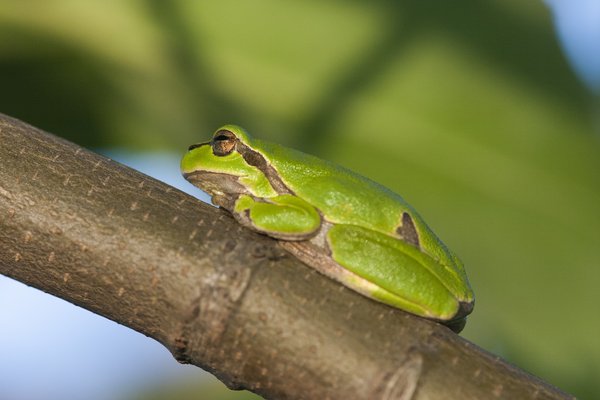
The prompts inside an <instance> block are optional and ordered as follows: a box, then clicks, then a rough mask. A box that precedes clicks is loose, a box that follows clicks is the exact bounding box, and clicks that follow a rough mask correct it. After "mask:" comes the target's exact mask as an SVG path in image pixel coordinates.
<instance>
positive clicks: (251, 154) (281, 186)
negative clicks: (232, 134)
mask: <svg viewBox="0 0 600 400" xmlns="http://www.w3.org/2000/svg"><path fill="white" fill-rule="evenodd" d="M236 150H237V152H238V153H240V154H241V156H242V157H244V160H245V161H246V162H247V163H248V165H252V166H253V167H256V168H258V169H259V170H260V171H261V172H262V173H263V174H264V175H265V177H266V178H267V180H268V181H269V183H270V184H271V186H272V187H273V189H274V190H275V191H276V192H277V193H278V194H293V195H295V193H294V192H293V191H292V190H290V188H288V187H287V186H286V184H285V183H283V181H282V180H281V178H280V177H279V174H278V173H277V171H275V168H273V166H272V165H271V164H269V163H268V162H267V160H266V159H265V158H264V157H263V156H262V154H260V153H258V152H257V151H254V150H252V149H251V148H250V147H248V146H246V145H245V144H243V143H242V142H240V141H239V140H238V142H237V145H236Z"/></svg>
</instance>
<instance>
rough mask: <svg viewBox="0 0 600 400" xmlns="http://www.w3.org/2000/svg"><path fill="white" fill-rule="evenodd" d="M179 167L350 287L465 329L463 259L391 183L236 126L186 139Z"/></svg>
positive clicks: (217, 201) (251, 223)
mask: <svg viewBox="0 0 600 400" xmlns="http://www.w3.org/2000/svg"><path fill="white" fill-rule="evenodd" d="M181 172H182V175H183V177H184V178H185V179H186V180H187V181H188V182H190V183H191V184H193V185H194V186H196V187H198V188H200V189H202V190H203V191H205V192H206V193H208V194H209V195H210V196H211V199H212V202H213V204H214V205H216V206H219V207H221V208H223V209H225V210H226V211H227V212H229V213H230V214H231V215H232V216H233V217H234V218H235V220H236V221H237V222H238V223H239V224H241V225H242V226H244V227H246V228H249V229H251V230H253V231H256V232H258V233H260V234H263V235H267V236H269V237H271V238H273V239H275V240H277V241H278V243H279V244H280V245H281V246H282V247H283V248H284V249H285V250H287V251H288V252H289V253H290V254H292V255H293V256H295V257H297V258H298V259H299V260H300V261H302V262H303V263H305V264H306V265H308V266H309V267H312V268H314V269H315V270H317V271H319V272H320V273H322V274H324V275H326V276H328V277H329V278H332V279H333V280H335V281H338V282H339V283H341V284H342V285H344V286H346V287H347V288H350V289H352V290H354V291H356V292H358V293H360V294H362V295H363V296H365V297H368V298H370V299H372V300H375V301H378V302H380V303H384V304H386V305H388V306H391V307H394V308H397V309H400V310H403V311H405V312H408V313H411V314H414V315H417V316H419V317H422V318H426V319H430V320H434V321H437V322H439V323H441V324H444V325H446V326H447V327H449V328H450V329H452V330H453V331H455V332H460V331H461V330H462V329H463V328H464V326H465V324H466V318H467V316H468V315H469V314H470V313H471V312H472V310H473V307H474V303H475V298H474V293H473V290H472V289H471V286H470V284H469V281H468V278H467V275H466V272H465V268H464V266H463V263H462V262H461V260H460V259H459V258H458V256H457V255H456V254H455V253H454V252H452V251H451V250H450V249H449V248H448V247H447V246H446V245H445V244H444V243H443V242H442V241H441V240H440V239H439V238H438V236H436V234H435V233H434V232H433V231H432V230H431V228H430V227H429V226H428V225H427V224H426V223H425V221H424V220H423V218H422V217H421V216H420V215H419V214H418V213H417V211H416V210H415V209H414V208H413V207H412V206H411V205H409V204H408V203H407V202H406V201H405V200H404V198H403V197H401V196H400V195H399V194H396V193H395V192H393V191H392V190H390V189H388V188H386V187H385V186H383V185H381V184H379V183H377V182H375V181H373V180H371V179H369V178H366V177H364V176H362V175H360V174H358V173H355V172H353V171H351V170H350V169H347V168H345V167H342V166H340V165H338V164H336V163H333V162H330V161H327V160H323V159H321V158H318V157H316V156H312V155H309V154H306V153H303V152H301V151H298V150H294V149H292V148H288V147H285V146H282V145H279V144H277V143H273V142H269V141H264V140H260V139H258V138H255V137H253V136H252V135H250V134H249V133H248V132H247V131H246V130H245V129H243V128H242V127H240V126H237V125H225V126H222V127H220V128H219V129H217V130H216V131H215V132H214V134H213V136H212V139H211V140H209V141H206V142H201V143H196V144H193V145H191V146H189V148H188V151H187V152H186V153H185V154H184V156H183V158H182V159H181Z"/></svg>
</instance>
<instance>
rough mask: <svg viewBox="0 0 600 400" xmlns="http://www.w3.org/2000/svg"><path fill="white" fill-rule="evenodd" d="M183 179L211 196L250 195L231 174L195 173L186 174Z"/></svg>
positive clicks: (237, 178)
mask: <svg viewBox="0 0 600 400" xmlns="http://www.w3.org/2000/svg"><path fill="white" fill-rule="evenodd" d="M183 177H184V178H185V179H186V180H187V181H188V182H190V183H191V184H192V185H194V186H196V187H199V188H200V189H202V190H204V191H205V192H206V193H208V194H210V195H211V196H214V195H223V194H243V193H249V191H248V189H246V187H245V186H244V185H242V184H241V183H240V182H239V177H237V176H234V175H230V174H222V173H219V172H209V171H193V172H184V173H183Z"/></svg>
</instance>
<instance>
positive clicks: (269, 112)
mask: <svg viewBox="0 0 600 400" xmlns="http://www.w3.org/2000/svg"><path fill="white" fill-rule="evenodd" d="M0 39H1V40H0V88H1V89H0V112H3V113H6V114H9V115H11V116H14V117H17V118H20V119H23V120H25V121H26V122H29V123H31V124H33V125H36V126H38V127H41V128H43V129H45V130H48V131H50V132H53V133H55V134H58V135H60V136H63V137H66V138H68V139H70V140H72V141H74V142H77V143H79V144H82V145H84V146H86V147H90V148H115V147H119V148H126V149H129V150H130V151H132V152H135V153H141V152H144V151H155V150H165V151H176V152H179V153H183V151H184V150H185V148H186V146H187V145H189V144H191V143H194V142H197V141H200V140H204V139H206V138H208V137H209V135H210V134H211V133H212V131H213V130H214V129H215V128H217V127H218V126H220V125H223V124H225V123H237V124H240V125H243V126H244V127H246V128H247V129H248V130H249V131H250V132H252V133H253V134H254V135H255V136H260V137H262V138H265V139H270V140H275V141H278V142H280V143H284V144H287V145H290V146H293V147H296V148H298V149H301V150H304V151H307V152H311V153H314V154H317V155H319V156H322V157H324V158H328V159H331V160H333V161H336V162H338V163H340V164H342V165H345V166H347V167H350V168H351V169H354V170H356V171H358V172H360V173H362V174H363V175H366V176H368V177H370V178H372V179H374V180H377V181H379V182H381V183H383V184H385V185H386V186H388V187H390V188H391V189H393V190H394V191H396V192H398V193H400V194H402V195H403V196H404V197H405V198H406V199H407V200H408V201H409V202H410V203H411V204H413V205H414V206H415V207H416V208H417V209H418V210H419V211H420V213H421V214H422V215H423V216H424V217H425V219H426V220H427V221H428V223H429V224H430V225H431V226H432V227H433V228H434V230H435V231H436V232H437V233H438V234H439V236H440V237H442V238H443V240H444V241H445V242H446V243H447V244H448V245H449V247H451V248H452V249H454V250H455V251H456V252H457V253H458V254H459V255H460V256H461V258H462V259H463V261H464V262H465V265H466V268H467V272H468V274H469V277H470V279H471V283H472V286H473V288H474V290H475V293H476V296H477V303H476V307H475V311H474V313H473V315H472V317H471V318H470V320H469V323H468V324H467V327H466V329H465V330H464V332H463V335H464V336H465V337H466V338H468V339H469V340H471V341H473V342H475V343H476V344H478V345H479V346H481V347H483V348H485V349H487V350H489V351H491V352H493V353H496V354H498V355H500V356H502V357H504V358H506V359H507V360H509V361H510V362H513V363H514V364H516V365H518V366H520V367H521V368H524V369H525V370H527V371H529V372H531V373H533V374H535V375H538V376H540V377H542V378H543V379H545V380H547V381H549V382H551V383H553V384H555V385H557V386H559V387H561V388H562V389H564V390H566V391H569V392H571V393H573V394H576V395H578V396H580V397H582V398H585V397H591V396H592V394H593V393H594V392H596V393H598V392H600V380H598V377H600V339H598V338H600V312H599V311H598V306H599V305H600V290H599V289H598V288H599V287H600V255H599V253H600V233H599V232H600V207H599V206H600V181H599V179H598V176H599V175H598V174H599V171H600V157H599V156H600V142H599V140H600V136H599V126H600V122H599V121H600V119H599V118H598V115H599V113H598V100H597V99H595V98H593V96H592V95H591V94H589V93H588V92H586V90H585V88H584V87H583V86H582V85H581V84H580V83H579V81H577V79H576V77H575V76H574V74H573V73H572V71H571V70H570V68H569V66H568V64H567V62H566V60H565V58H564V56H563V54H562V52H561V50H560V48H559V46H558V44H557V40H556V38H555V36H554V32H553V28H552V21H551V16H550V13H549V11H548V10H547V9H546V7H545V6H544V5H543V3H541V2H523V1H517V0H495V1H492V0H489V1H481V2H474V1H452V2H450V1H441V0H440V1H416V0H415V1H382V0H376V1H370V2H359V1H341V0H339V1H322V0H320V1H317V0H310V1H290V0H287V1H284V0H258V1H241V0H239V1H234V0H226V1H219V2H192V1H180V2H175V1H171V2H166V1H159V0H156V1H128V2H124V1H118V0H111V1H87V2H82V1H77V0H71V1H67V0H64V1H28V2H18V1H14V2H3V3H2V6H1V7H0ZM188 389H189V392H188V393H193V392H194V391H195V390H196V389H195V388H188ZM186 390H187V389H186ZM198 390H201V389H198ZM214 396H216V395H214ZM210 397H211V398H216V397H213V395H211V396H210ZM145 398H150V397H145ZM182 398H183V397H182ZM224 398H225V397H224Z"/></svg>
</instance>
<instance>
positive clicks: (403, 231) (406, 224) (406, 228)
mask: <svg viewBox="0 0 600 400" xmlns="http://www.w3.org/2000/svg"><path fill="white" fill-rule="evenodd" d="M396 232H397V233H398V234H399V235H400V236H402V239H403V240H404V241H405V242H406V243H409V244H412V245H413V246H415V247H416V248H418V249H420V248H421V246H420V244H419V233H418V232H417V228H416V227H415V223H414V221H413V219H412V217H411V216H410V214H409V213H407V212H406V211H405V212H403V213H402V225H400V226H399V227H398V228H396Z"/></svg>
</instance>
